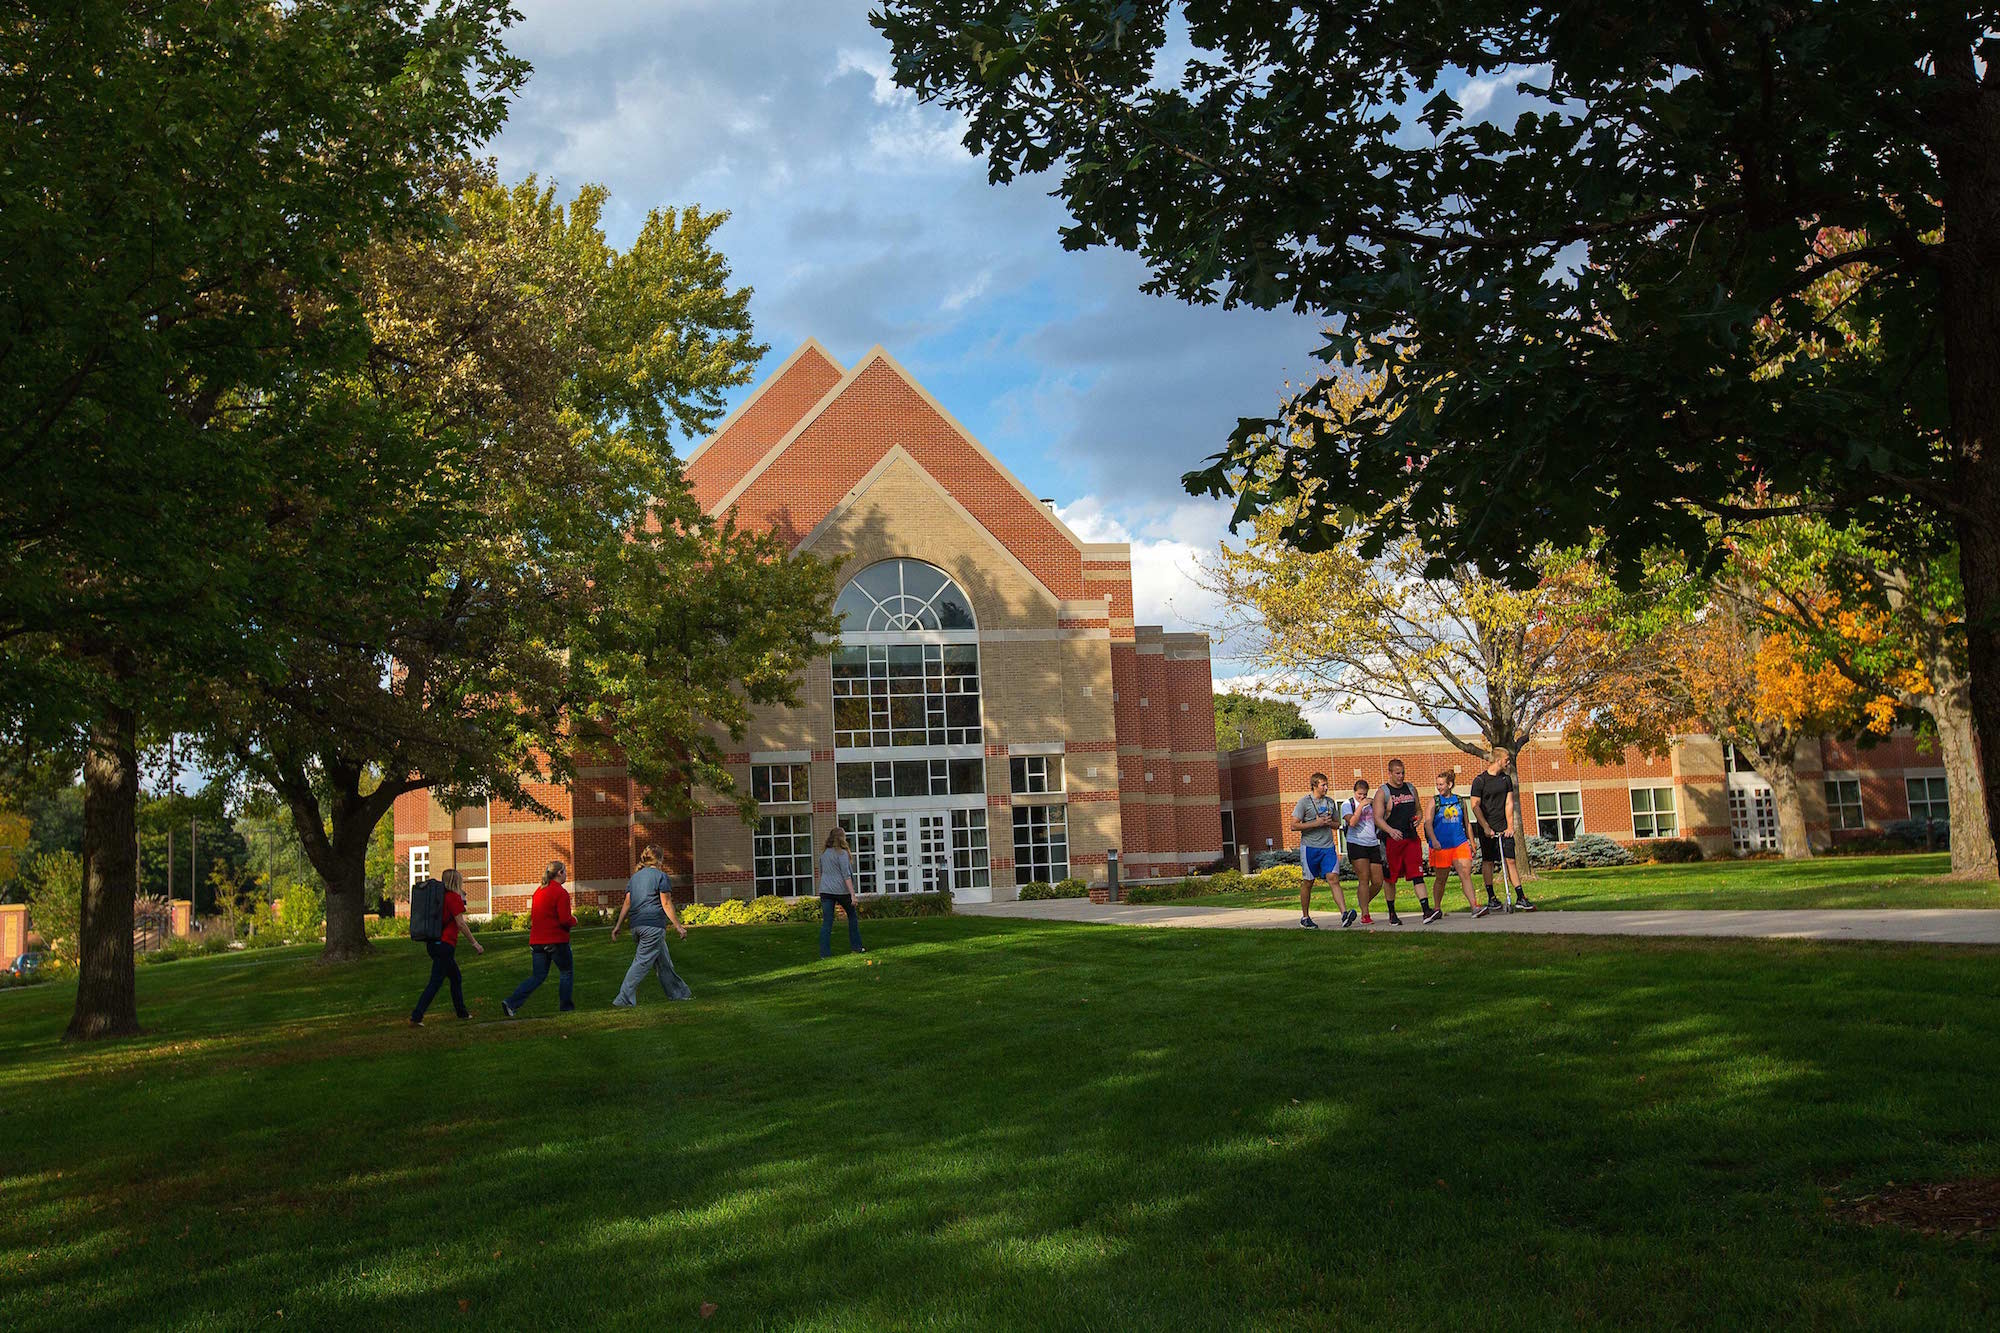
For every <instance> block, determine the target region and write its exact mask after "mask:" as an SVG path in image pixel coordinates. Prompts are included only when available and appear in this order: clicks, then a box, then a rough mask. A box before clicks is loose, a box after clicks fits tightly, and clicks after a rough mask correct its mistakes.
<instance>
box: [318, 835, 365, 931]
mask: <svg viewBox="0 0 2000 1333" xmlns="http://www.w3.org/2000/svg"><path fill="white" fill-rule="evenodd" d="M340 832H341V830H340V829H338V828H336V829H335V830H334V837H333V839H332V842H333V849H332V850H333V854H334V864H332V865H330V866H327V867H323V868H320V879H321V880H322V881H323V882H324V883H325V885H326V949H325V951H324V952H322V953H321V954H320V961H321V962H323V963H351V962H353V961H354V960H356V959H357V958H365V957H366V956H367V955H368V953H369V952H370V951H371V950H372V949H373V948H374V947H375V946H374V945H372V944H370V943H369V942H368V923H367V922H366V921H364V920H363V919H362V918H364V917H365V916H367V914H368V904H367V903H366V902H365V901H364V900H365V899H366V897H367V891H368V839H367V838H366V837H363V838H362V839H361V840H360V841H359V842H356V843H355V844H354V845H353V846H352V847H349V846H348V845H347V840H344V839H342V838H341V837H340V836H339V835H340Z"/></svg>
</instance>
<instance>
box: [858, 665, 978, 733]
mask: <svg viewBox="0 0 2000 1333" xmlns="http://www.w3.org/2000/svg"><path fill="white" fill-rule="evenodd" d="M984 734H985V733H984V732H983V731H982V730H981V729H980V721H979V646H978V645H977V644H971V643H911V644H890V645H887V646H884V645H880V644H864V645H860V646H858V647H852V648H843V649H841V650H840V651H839V652H837V653H835V654H834V655H833V743H834V745H835V746H836V747H837V748H840V749H868V748H882V747H887V746H892V745H911V746H914V745H976V744H978V743H979V742H980V740H981V738H982V737H983V735H984Z"/></svg>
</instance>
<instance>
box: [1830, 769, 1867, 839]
mask: <svg viewBox="0 0 2000 1333" xmlns="http://www.w3.org/2000/svg"><path fill="white" fill-rule="evenodd" d="M1826 813H1827V818H1828V821H1829V822H1830V823H1832V825H1833V827H1835V828H1866V827H1868V826H1867V824H1866V823H1865V822H1864V821H1863V820H1862V818H1861V780H1860V779H1859V778H1828V779H1827V780H1826Z"/></svg>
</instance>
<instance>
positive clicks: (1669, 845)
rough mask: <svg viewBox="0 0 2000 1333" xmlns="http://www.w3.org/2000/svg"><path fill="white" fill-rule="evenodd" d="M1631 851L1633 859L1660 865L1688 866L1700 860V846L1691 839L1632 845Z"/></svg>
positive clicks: (1655, 841) (1658, 840) (1664, 839)
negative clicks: (1641, 853) (1642, 852)
mask: <svg viewBox="0 0 2000 1333" xmlns="http://www.w3.org/2000/svg"><path fill="white" fill-rule="evenodd" d="M1642 848H1643V849H1644V855H1643V856H1641V855H1640V852H1641V849H1642ZM1631 850H1632V853H1633V855H1634V856H1635V857H1638V858H1639V859H1643V860H1647V861H1653V862H1657V863H1658V864H1660V865H1688V864H1691V863H1693V862H1695V861H1699V860H1701V844H1700V843H1698V842H1696V841H1695V840H1694V839H1693V838H1658V839H1654V840H1652V841H1648V842H1638V843H1634V844H1632V849H1631Z"/></svg>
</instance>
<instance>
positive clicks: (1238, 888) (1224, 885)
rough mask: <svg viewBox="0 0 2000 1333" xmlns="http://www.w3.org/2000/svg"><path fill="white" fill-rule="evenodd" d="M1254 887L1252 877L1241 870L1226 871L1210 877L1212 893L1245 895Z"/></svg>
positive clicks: (1209, 888)
mask: <svg viewBox="0 0 2000 1333" xmlns="http://www.w3.org/2000/svg"><path fill="white" fill-rule="evenodd" d="M1252 887H1253V885H1252V883H1251V880H1250V877H1249V876H1248V875H1246V874H1244V873H1243V872H1242V871H1240V870H1224V871H1222V872H1221V873H1219V874H1214V875H1210V876H1209V877H1208V891H1209V892H1210V893H1244V892H1247V891H1248V890H1249V889H1250V888H1252Z"/></svg>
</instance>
